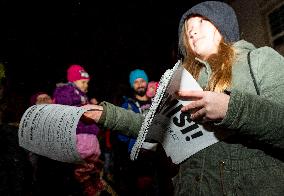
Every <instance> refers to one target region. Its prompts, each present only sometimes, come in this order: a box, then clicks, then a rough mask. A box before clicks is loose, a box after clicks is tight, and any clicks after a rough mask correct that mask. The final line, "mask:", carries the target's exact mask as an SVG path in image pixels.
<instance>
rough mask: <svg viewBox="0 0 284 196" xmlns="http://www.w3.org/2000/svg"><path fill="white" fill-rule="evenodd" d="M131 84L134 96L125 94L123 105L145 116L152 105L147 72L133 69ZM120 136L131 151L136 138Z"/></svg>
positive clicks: (130, 77)
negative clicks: (148, 91) (148, 95)
mask: <svg viewBox="0 0 284 196" xmlns="http://www.w3.org/2000/svg"><path fill="white" fill-rule="evenodd" d="M129 84H130V86H131V88H132V90H133V97H126V96H124V97H123V98H124V102H123V103H122V105H121V107H123V108H125V109H127V110H132V111H133V112H135V113H140V114H142V115H144V116H145V115H146V113H147V111H148V110H149V108H150V106H151V100H150V99H149V97H147V95H146V91H147V85H148V76H147V74H146V72H145V71H144V70H141V69H135V70H132V71H131V72H130V74H129ZM118 138H119V140H121V141H123V142H126V143H127V144H128V152H129V153H130V152H131V149H132V147H133V145H134V144H135V141H136V139H135V138H131V137H129V136H125V135H118Z"/></svg>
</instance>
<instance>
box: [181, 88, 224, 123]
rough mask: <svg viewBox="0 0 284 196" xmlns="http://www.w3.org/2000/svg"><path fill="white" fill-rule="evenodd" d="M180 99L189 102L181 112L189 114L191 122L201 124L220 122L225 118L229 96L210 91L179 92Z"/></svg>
mask: <svg viewBox="0 0 284 196" xmlns="http://www.w3.org/2000/svg"><path fill="white" fill-rule="evenodd" d="M177 95H178V97H179V98H180V99H183V100H189V101H191V102H190V103H189V104H188V105H186V106H184V107H182V108H181V111H182V112H190V113H191V119H192V120H199V121H202V122H208V121H221V120H223V118H224V117H225V115H226V113H227V110H228V104H229V100H230V96H229V95H227V94H224V93H216V92H211V91H179V92H177Z"/></svg>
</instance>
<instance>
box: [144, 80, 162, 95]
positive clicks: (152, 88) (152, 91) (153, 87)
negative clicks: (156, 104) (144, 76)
mask: <svg viewBox="0 0 284 196" xmlns="http://www.w3.org/2000/svg"><path fill="white" fill-rule="evenodd" d="M158 86H159V82H156V81H151V82H149V83H148V86H147V91H146V95H147V97H149V98H151V99H152V98H153V97H154V96H155V95H156V92H157V89H158Z"/></svg>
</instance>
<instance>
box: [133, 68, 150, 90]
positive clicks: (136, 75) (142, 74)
mask: <svg viewBox="0 0 284 196" xmlns="http://www.w3.org/2000/svg"><path fill="white" fill-rule="evenodd" d="M137 78H143V79H144V80H145V81H146V82H147V83H148V76H147V74H146V73H145V71H144V70H141V69H135V70H133V71H131V72H130V75H129V83H130V86H131V87H132V88H133V84H134V81H135V80H136V79H137Z"/></svg>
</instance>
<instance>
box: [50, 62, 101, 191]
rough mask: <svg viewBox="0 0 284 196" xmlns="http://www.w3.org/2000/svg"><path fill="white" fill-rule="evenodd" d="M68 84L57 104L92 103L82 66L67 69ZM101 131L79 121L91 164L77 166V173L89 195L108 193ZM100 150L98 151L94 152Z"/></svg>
mask: <svg viewBox="0 0 284 196" xmlns="http://www.w3.org/2000/svg"><path fill="white" fill-rule="evenodd" d="M67 80H68V83H66V84H64V83H63V84H60V85H58V86H57V87H56V89H55V90H54V93H53V98H54V102H55V103H56V104H62V105H70V106H77V107H79V106H83V105H85V104H88V103H90V101H89V99H88V96H87V92H88V83H89V81H90V76H89V74H88V72H86V70H85V69H84V68H83V67H82V66H81V65H76V64H74V65H70V66H69V67H68V69H67ZM99 131H100V129H99V127H98V126H97V125H96V124H89V123H88V122H86V121H84V120H83V119H82V120H80V121H79V123H78V126H77V129H76V137H77V148H78V151H79V152H81V155H83V158H84V159H87V160H88V162H87V163H85V164H81V165H76V166H75V169H74V173H75V176H76V178H77V179H78V181H79V182H81V183H82V184H83V186H84V187H85V192H86V194H87V195H93V194H98V193H100V192H101V191H103V189H104V185H105V183H104V182H103V181H102V180H101V173H102V170H103V162H102V161H101V160H100V159H99V157H100V154H101V150H100V144H99V140H98V134H99ZM91 146H96V149H97V150H96V151H92V149H90V147H91Z"/></svg>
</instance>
